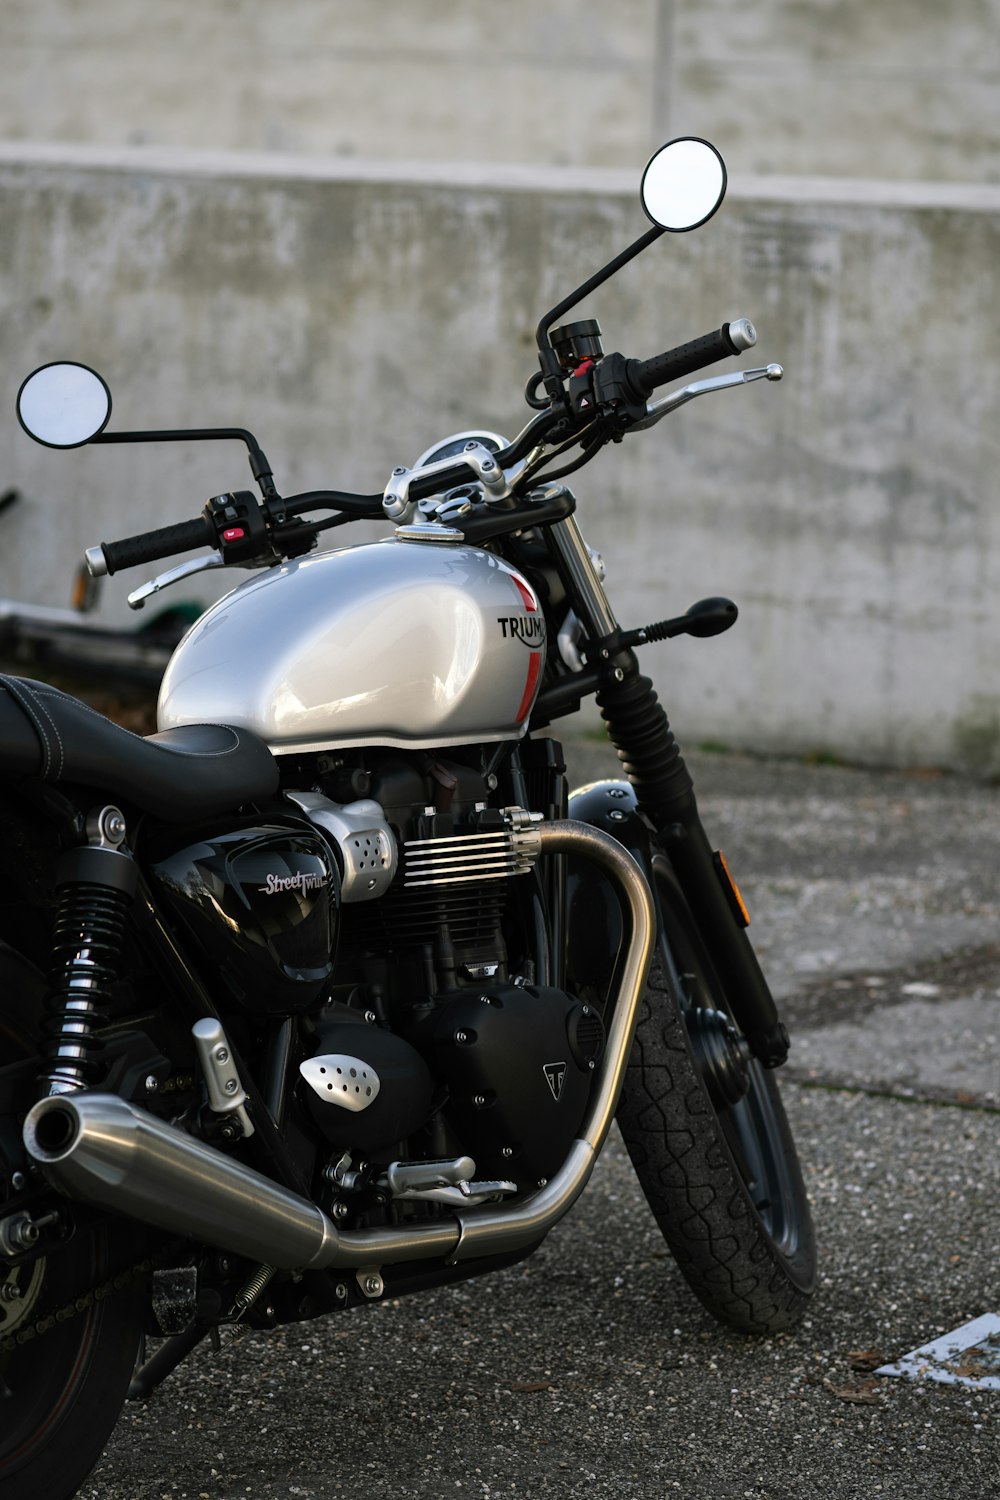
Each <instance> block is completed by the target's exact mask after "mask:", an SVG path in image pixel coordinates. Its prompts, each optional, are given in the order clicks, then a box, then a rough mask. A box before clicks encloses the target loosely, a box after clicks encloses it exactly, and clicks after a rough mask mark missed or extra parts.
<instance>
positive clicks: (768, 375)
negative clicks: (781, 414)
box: [627, 364, 785, 432]
mask: <svg viewBox="0 0 1000 1500" xmlns="http://www.w3.org/2000/svg"><path fill="white" fill-rule="evenodd" d="M784 373H785V372H784V369H783V368H782V366H781V365H774V364H772V365H758V367H757V368H756V369H754V370H736V371H734V372H733V373H732V374H731V375H711V376H709V377H708V379H707V380H694V381H692V382H691V384H690V385H684V386H681V388H680V390H679V391H671V392H670V394H669V395H667V396H661V397H660V399H659V400H658V401H650V402H647V405H646V415H645V416H644V417H640V419H639V421H638V422H633V423H632V425H631V427H629V428H628V429H627V430H628V431H629V432H642V431H644V429H645V428H647V427H654V426H655V425H656V423H657V422H658V421H659V420H660V418H661V417H665V416H666V415H667V412H669V411H676V409H677V407H678V406H684V405H685V403H686V402H688V401H693V400H694V398H695V397H696V396H707V395H709V394H710V392H712V391H727V390H729V388H730V387H731V386H734V385H749V384H750V382H751V381H752V380H780V379H781V378H782V376H783V375H784Z"/></svg>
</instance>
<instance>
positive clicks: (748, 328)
mask: <svg viewBox="0 0 1000 1500" xmlns="http://www.w3.org/2000/svg"><path fill="white" fill-rule="evenodd" d="M756 342H757V330H756V329H755V328H754V326H753V324H752V323H751V322H750V321H749V319H747V318H737V319H736V321H735V322H733V323H723V325H722V327H721V328H717V329H714V330H713V332H712V333H706V334H704V335H703V336H702V337H701V338H700V339H691V340H690V342H689V343H687V344H680V345H678V347H677V348H676V349H668V350H667V352H666V353H665V354H655V355H654V356H653V358H652V359H630V360H627V361H626V364H625V370H626V378H627V380H628V383H629V385H630V386H631V388H632V390H633V391H634V392H635V395H636V396H637V397H638V398H639V399H640V400H643V401H645V399H646V397H647V396H649V395H650V394H651V393H652V392H653V391H654V390H655V389H656V387H657V386H658V385H666V384H667V382H668V381H670V380H679V379H680V378H681V376H683V375H690V374H692V372H693V371H695V370H701V369H704V367H705V366H706V365H713V364H715V362H716V360H719V359H728V358H729V357H730V356H731V355H733V354H742V353H743V351H744V349H752V348H753V346H754V344H756Z"/></svg>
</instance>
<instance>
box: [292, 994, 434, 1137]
mask: <svg viewBox="0 0 1000 1500" xmlns="http://www.w3.org/2000/svg"><path fill="white" fill-rule="evenodd" d="M335 1010H336V1013H337V1015H338V1016H341V1017H344V1018H343V1019H337V1020H335V1021H333V1022H332V1023H329V1022H323V1023H321V1024H320V1026H319V1028H318V1036H319V1048H318V1051H317V1052H316V1054H315V1056H314V1057H313V1058H311V1059H309V1060H307V1061H306V1062H304V1063H302V1064H301V1065H300V1069H299V1071H300V1073H301V1075H302V1077H301V1081H300V1083H299V1085H298V1094H299V1098H300V1099H301V1101H302V1103H303V1104H304V1105H305V1107H306V1109H307V1110H308V1111H309V1114H310V1115H311V1116H312V1118H313V1120H314V1121H315V1123H316V1124H317V1125H318V1127H319V1129H320V1130H321V1131H322V1132H323V1134H324V1136H325V1137H326V1139H327V1140H328V1141H329V1142H330V1144H331V1145H332V1146H336V1147H337V1148H338V1149H342V1150H345V1151H346V1150H356V1151H361V1152H363V1153H364V1154H365V1155H367V1156H376V1157H377V1156H378V1155H379V1152H380V1150H381V1149H382V1148H386V1147H390V1148H393V1149H395V1148H396V1147H397V1146H398V1143H399V1142H400V1141H403V1140H405V1139H406V1137H407V1136H410V1135H412V1134H413V1132H414V1131H415V1130H419V1129H420V1127H421V1125H423V1124H425V1123H426V1121H427V1117H428V1115H429V1114H430V1109H431V1097H432V1095H433V1092H434V1085H433V1083H432V1080H431V1075H430V1072H429V1071H428V1068H427V1064H426V1063H425V1062H424V1059H423V1058H422V1057H421V1056H420V1053H419V1052H418V1051H417V1050H416V1049H415V1048H414V1047H412V1046H411V1045H410V1043H409V1042H407V1041H404V1040H403V1038H402V1037H400V1036H396V1035H395V1033H394V1032H391V1031H385V1030H383V1029H382V1028H381V1027H379V1026H369V1025H367V1024H366V1023H365V1022H364V1021H362V1020H361V1018H360V1017H353V1016H351V1017H349V1018H348V1017H347V1016H345V1014H344V1008H343V1007H335ZM352 1066H353V1068H354V1071H355V1073H356V1074H357V1078H355V1077H354V1076H353V1075H352V1073H351V1067H352ZM321 1069H322V1070H324V1071H322V1072H321ZM338 1069H339V1071H338ZM317 1075H319V1076H317ZM368 1088H370V1089H371V1092H370V1094H369V1093H368V1092H367V1090H368ZM348 1089H350V1090H351V1091H352V1092H353V1093H354V1094H355V1098H354V1099H353V1100H352V1099H350V1098H349V1097H347V1098H345V1096H346V1095H348Z"/></svg>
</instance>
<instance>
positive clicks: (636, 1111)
mask: <svg viewBox="0 0 1000 1500" xmlns="http://www.w3.org/2000/svg"><path fill="white" fill-rule="evenodd" d="M656 866H657V868H656V872H655V876H656V884H657V896H658V898H659V903H660V908H661V912H662V916H663V927H664V931H663V933H662V935H661V938H660V941H659V943H658V944H657V951H656V954H655V956H654V959H653V963H652V966H651V969H650V975H649V979H648V981H647V986H646V992H645V995H644V996H643V998H642V1001H641V1002H640V1010H639V1022H638V1026H637V1030H636V1037H635V1043H634V1045H633V1048H632V1054H631V1057H630V1059H629V1065H628V1068H627V1071H626V1077H625V1084H624V1088H623V1091H622V1098H621V1103H620V1104H619V1107H618V1124H619V1127H620V1129H621V1133H622V1136H623V1138H624V1141H625V1145H626V1147H627V1148H628V1152H629V1155H630V1156H631V1158H632V1163H633V1165H634V1167H635V1170H636V1174H637V1176H638V1178H639V1182H640V1185H641V1186H642V1190H643V1192H644V1193H645V1195H646V1199H647V1201H648V1203H649V1206H650V1208H651V1209H652V1211H653V1214H654V1216H655V1218H656V1221H657V1224H658V1225H659V1227H660V1230H661V1231H662V1233H663V1236H664V1238H665V1239H666V1241H667V1244H668V1245H669V1247H670V1250H671V1252H672V1254H673V1256H674V1258H675V1260H676V1261H677V1263H678V1265H679V1266H680V1269H681V1271H682V1272H683V1274H684V1276H685V1277H686V1279H687V1281H688V1282H689V1284H690V1286H691V1288H692V1290H693V1291H694V1292H695V1293H696V1295H697V1296H698V1298H699V1299H700V1300H701V1302H702V1303H703V1304H704V1305H705V1307H706V1308H707V1309H708V1311H709V1312H710V1313H711V1314H712V1315H713V1317H715V1318H718V1319H719V1321H720V1322H722V1323H726V1324H728V1325H729V1326H730V1327H731V1328H735V1329H737V1330H739V1331H741V1332H745V1333H776V1332H778V1331H779V1330H781V1329H784V1328H789V1327H791V1326H792V1325H793V1324H794V1323H796V1322H797V1321H798V1320H799V1318H800V1317H801V1316H802V1314H803V1312H804V1311H805V1308H806V1305H807V1303H808V1300H809V1296H810V1294H811V1292H812V1290H813V1287H814V1285H815V1280H816V1250H815V1240H814V1236H813V1228H812V1220H811V1217H810V1213H809V1205H808V1202H807V1199H806V1192H805V1186H804V1184H803V1181H802V1172H801V1170H800V1167H799V1163H798V1158H797V1155H796V1151H795V1143H794V1141H793V1140H792V1135H791V1131H790V1129H789V1126H788V1121H787V1119H786V1117H785V1111H784V1108H783V1106H782V1103H781V1098H780V1096H779V1093H778V1087H777V1083H776V1081H775V1077H774V1074H773V1072H771V1071H768V1070H765V1069H764V1068H762V1067H761V1066H760V1064H759V1063H758V1062H757V1061H756V1060H755V1059H752V1058H751V1057H750V1056H749V1049H748V1048H747V1047H746V1044H745V1042H744V1040H743V1038H742V1037H741V1036H740V1034H739V1032H738V1031H737V1029H736V1027H735V1025H734V1023H733V1019H732V1016H731V1014H730V1013H729V1011H728V1008H727V1006H726V1003H725V1000H724V998H723V993H722V988H721V985H720V984H719V981H718V978H717V977H716V974H715V971H714V969H713V966H712V963H711V959H710V958H709V956H708V953H707V951H706V948H705V945H704V943H703V941H702V939H701V936H700V934H699V932H698V930H697V927H696V925H695V922H694V919H693V917H692V915H691V912H690V909H689V908H688V906H687V903H686V902H685V900H684V897H683V895H682V894H681V892H680V890H679V888H678V887H677V885H676V882H675V880H674V878H673V875H672V873H671V872H670V870H669V867H667V865H666V862H665V861H662V860H659V859H658V860H657V861H656Z"/></svg>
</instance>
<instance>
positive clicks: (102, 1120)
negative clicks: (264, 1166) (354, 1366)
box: [24, 1094, 338, 1271]
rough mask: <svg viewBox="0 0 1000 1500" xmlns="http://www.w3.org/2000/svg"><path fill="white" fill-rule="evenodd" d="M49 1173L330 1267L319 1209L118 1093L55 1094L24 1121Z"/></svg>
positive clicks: (263, 1255)
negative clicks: (138, 1107)
mask: <svg viewBox="0 0 1000 1500" xmlns="http://www.w3.org/2000/svg"><path fill="white" fill-rule="evenodd" d="M24 1144H25V1149H26V1150H27V1152H28V1155H29V1156H30V1157H31V1159H32V1161H33V1162H35V1163H36V1165H37V1166H38V1167H40V1168H41V1171H42V1173H43V1175H44V1176H45V1178H46V1180H47V1181H48V1182H50V1183H51V1184H52V1186H53V1187H55V1188H58V1189H59V1191H60V1192H62V1193H65V1194H66V1196H67V1197H68V1198H80V1199H82V1200H83V1201H84V1202H85V1203H95V1204H98V1205H100V1206H101V1207H102V1208H109V1209H111V1210H112V1211H113V1212H114V1213H118V1214H125V1215H127V1216H128V1217H129V1218H133V1219H138V1220H139V1221H140V1222H141V1223H143V1224H151V1225H153V1226H154V1227H155V1228H157V1229H165V1230H167V1231H168V1232H170V1233H172V1234H182V1235H189V1236H190V1238H191V1239H193V1240H200V1241H201V1242H203V1243H204V1244H208V1245H214V1246H216V1247H217V1248H218V1249H220V1250H229V1251H230V1252H232V1253H233V1254H236V1255H245V1256H247V1257H248V1258H249V1259H251V1260H257V1261H263V1262H264V1263H265V1264H266V1265H269V1266H275V1267H277V1268H278V1269H280V1270H285V1271H301V1270H314V1269H319V1268H321V1267H323V1266H328V1265H330V1263H331V1262H332V1261H333V1259H334V1258H335V1256H336V1254H337V1249H338V1239H337V1231H336V1229H335V1227H334V1225H333V1223H332V1222H331V1220H330V1219H328V1218H327V1216H326V1214H325V1213H323V1211H322V1209H319V1208H317V1207H316V1205H315V1204H314V1203H310V1202H309V1201H308V1199H306V1198H300V1197H299V1196H298V1195H297V1194H296V1193H291V1192H289V1191H288V1189H287V1188H283V1187H280V1186H279V1185H278V1184H277V1183H276V1182H272V1181H271V1180H270V1178H267V1177H263V1176H262V1175H261V1174H260V1173H259V1172H255V1171H253V1170H252V1168H250V1167H246V1166H244V1165H243V1163H242V1162H239V1161H236V1160H234V1159H233V1158H232V1157H231V1156H226V1155H225V1154H224V1152H222V1151H216V1150H215V1148H214V1147H212V1146H206V1145H205V1143H204V1142H203V1141H199V1140H195V1139H194V1137H193V1136H190V1135H185V1134H184V1132H183V1131H182V1130H178V1129H177V1127H176V1126H174V1125H168V1124H167V1123H166V1122H165V1121H163V1120H159V1119H157V1117H156V1116H155V1115H151V1114H150V1113H149V1112H148V1110H144V1109H137V1108H136V1107H135V1105H133V1104H129V1102H128V1101H127V1100H126V1099H120V1098H119V1097H118V1095H117V1094H56V1095H53V1096H52V1097H50V1098H48V1099H41V1100H39V1102H38V1103H37V1104H36V1105H34V1106H33V1108H32V1109H31V1110H29V1112H28V1116H27V1118H26V1120H25V1122H24Z"/></svg>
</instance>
